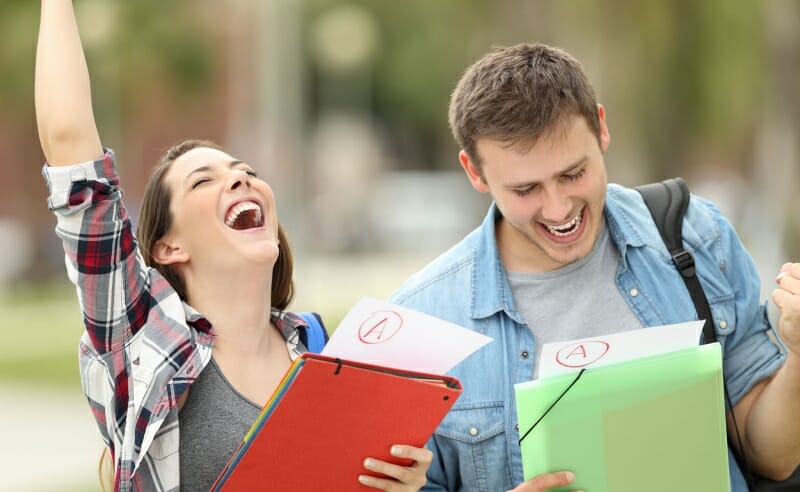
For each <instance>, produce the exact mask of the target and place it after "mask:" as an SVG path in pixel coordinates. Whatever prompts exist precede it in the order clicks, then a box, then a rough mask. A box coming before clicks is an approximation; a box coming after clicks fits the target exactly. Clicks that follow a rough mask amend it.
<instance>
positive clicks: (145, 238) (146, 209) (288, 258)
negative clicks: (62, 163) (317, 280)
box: [136, 140, 294, 310]
mask: <svg viewBox="0 0 800 492" xmlns="http://www.w3.org/2000/svg"><path fill="white" fill-rule="evenodd" d="M199 147H208V148H211V149H217V150H223V149H222V147H220V146H219V145H217V144H216V143H214V142H211V141H209V140H186V141H184V142H181V143H179V144H178V145H175V146H174V147H172V148H170V149H169V150H167V151H166V152H165V153H164V155H162V156H161V160H160V162H159V163H158V165H157V166H156V168H155V169H154V170H153V174H152V175H151V176H150V180H149V181H148V182H147V186H146V187H145V192H144V198H143V199H142V209H141V211H140V213H139V225H138V227H137V230H136V237H137V239H138V241H139V250H140V251H141V253H142V256H143V257H144V262H145V264H147V266H151V267H153V268H155V269H156V270H158V271H159V273H161V275H163V276H164V278H165V279H167V281H168V282H169V283H170V285H171V286H172V288H173V289H175V291H176V292H177V293H178V295H179V296H180V298H181V299H183V300H184V301H185V300H186V285H185V283H184V281H183V279H182V278H181V277H180V275H178V272H177V271H175V269H174V268H172V267H171V266H170V265H161V264H159V263H156V262H155V261H154V260H153V255H152V251H153V247H154V246H155V244H156V242H157V241H158V240H159V239H161V238H162V237H164V235H165V234H166V233H167V232H168V231H169V229H170V227H171V226H172V213H171V212H170V202H171V198H172V196H171V193H170V189H169V187H168V186H166V185H165V183H164V177H165V176H166V175H167V172H168V171H169V169H170V167H171V166H172V163H173V162H175V160H176V159H177V158H178V157H180V156H182V155H183V154H185V153H187V152H189V151H190V150H192V149H196V148H199ZM293 271H294V262H293V259H292V251H291V248H290V247H289V240H288V238H287V237H286V234H285V232H284V231H283V226H282V225H280V223H279V224H278V259H277V261H276V262H275V266H274V267H273V269H272V293H271V294H272V307H274V308H276V309H280V310H284V309H286V307H287V306H288V305H289V303H290V302H291V300H292V297H293V295H294V283H293V282H292V275H293Z"/></svg>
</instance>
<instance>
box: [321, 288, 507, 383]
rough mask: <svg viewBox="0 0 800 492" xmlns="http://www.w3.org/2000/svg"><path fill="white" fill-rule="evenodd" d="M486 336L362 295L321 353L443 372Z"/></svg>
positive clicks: (391, 365) (462, 358) (480, 344)
mask: <svg viewBox="0 0 800 492" xmlns="http://www.w3.org/2000/svg"><path fill="white" fill-rule="evenodd" d="M490 341H492V338H490V337H487V336H485V335H481V334H480V333H476V332H474V331H472V330H468V329H466V328H464V327H461V326H458V325H455V324H453V323H449V322H447V321H444V320H441V319H439V318H435V317H433V316H429V315H427V314H424V313H421V312H419V311H415V310H413V309H409V308H405V307H402V306H398V305H396V304H392V303H390V302H386V301H380V300H378V299H373V298H370V297H365V298H363V299H361V300H360V301H358V302H357V303H356V304H355V306H353V308H352V309H350V311H349V312H348V313H347V315H345V317H344V319H343V320H342V322H341V323H340V324H339V326H338V327H337V328H336V330H335V331H334V332H333V335H332V336H331V339H330V340H329V341H328V343H327V344H326V345H325V349H324V350H323V351H322V354H323V355H328V356H331V357H340V358H342V359H348V360H354V361H359V362H366V363H369V364H377V365H381V366H388V367H394V368H397V369H405V370H410V371H420V372H427V373H434V374H444V373H446V372H447V371H449V370H450V369H452V368H453V366H455V365H456V364H458V363H459V362H461V361H462V360H464V359H465V358H466V357H467V356H469V355H470V354H472V353H473V352H475V351H476V350H478V349H479V348H481V347H483V346H484V345H486V344H487V343H489V342H490Z"/></svg>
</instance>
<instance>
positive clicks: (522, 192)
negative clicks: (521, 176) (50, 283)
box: [514, 186, 533, 196]
mask: <svg viewBox="0 0 800 492" xmlns="http://www.w3.org/2000/svg"><path fill="white" fill-rule="evenodd" d="M531 191H533V186H531V187H530V188H523V189H521V190H514V193H516V194H517V196H525V195H527V194H528V193H530V192H531Z"/></svg>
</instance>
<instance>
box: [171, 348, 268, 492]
mask: <svg viewBox="0 0 800 492" xmlns="http://www.w3.org/2000/svg"><path fill="white" fill-rule="evenodd" d="M260 413H261V406H259V405H257V404H255V403H253V402H252V401H250V400H248V399H247V398H245V397H244V396H243V395H242V394H241V393H239V392H238V391H236V390H235V389H234V388H233V386H231V384H230V382H228V380H227V379H225V375H224V374H222V371H220V370H219V367H218V366H217V363H216V362H215V361H214V359H213V357H212V359H211V361H210V362H209V363H208V365H207V366H206V367H205V368H204V369H203V372H201V373H200V376H199V377H198V378H197V380H196V381H195V382H194V384H192V387H191V389H190V390H189V397H188V398H187V399H186V403H185V404H184V405H183V408H181V410H180V414H179V416H178V422H179V423H180V448H179V449H180V467H181V470H180V477H181V490H182V491H184V492H197V491H203V492H205V491H207V490H209V489H210V488H211V485H212V484H213V483H214V480H216V478H217V475H219V473H220V472H221V471H222V469H223V468H225V465H226V464H227V463H228V460H229V459H230V457H231V455H233V453H234V452H235V451H236V450H237V449H238V448H239V445H240V444H241V442H242V439H244V435H245V434H246V433H247V431H248V430H250V426H251V425H252V424H253V422H255V420H256V417H258V415H259V414H260Z"/></svg>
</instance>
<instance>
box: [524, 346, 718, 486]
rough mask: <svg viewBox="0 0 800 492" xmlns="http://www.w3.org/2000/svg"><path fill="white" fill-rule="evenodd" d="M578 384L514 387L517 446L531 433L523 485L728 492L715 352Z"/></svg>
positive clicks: (571, 377)
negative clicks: (565, 479)
mask: <svg viewBox="0 0 800 492" xmlns="http://www.w3.org/2000/svg"><path fill="white" fill-rule="evenodd" d="M578 376H579V373H578V372H575V373H570V374H562V375H558V376H553V377H549V378H545V379H540V380H536V381H529V382H525V383H520V384H516V385H515V386H514V391H515V395H516V400H517V416H518V421H519V429H520V437H522V436H524V435H525V433H526V432H527V431H529V430H530V429H531V428H532V427H533V429H532V430H530V432H529V433H528V434H527V436H525V437H524V438H523V439H522V443H521V448H522V469H523V472H524V475H525V479H526V480H527V479H530V478H532V477H534V476H536V475H539V474H541V473H546V472H552V471H559V470H572V471H573V472H574V473H575V482H574V483H573V484H572V485H570V486H569V487H561V488H556V489H552V490H557V491H569V490H576V489H583V490H585V491H586V492H628V491H630V492H634V491H635V492H641V491H643V490H646V491H648V492H675V491H678V490H697V491H700V490H702V491H704V492H716V491H719V492H728V491H730V485H729V477H728V451H727V440H726V434H725V406H724V398H723V390H722V355H721V350H720V346H719V343H712V344H707V345H702V346H699V347H691V348H687V349H683V350H678V351H675V352H670V353H666V354H659V355H655V356H650V357H645V358H641V359H636V360H630V361H626V362H620V363H618V364H613V365H608V366H601V367H596V368H588V369H585V370H584V372H583V373H580V377H578ZM573 383H574V384H573ZM571 384H572V386H571V387H570V385H571ZM567 388H569V389H567ZM565 391H566V392H565ZM562 395H563V396H562ZM559 397H561V398H560V400H559ZM556 400H558V401H557V402H556ZM554 403H555V404H554ZM551 407H552V408H551ZM548 409H549V411H548ZM543 415H544V417H543ZM540 419H541V420H540ZM537 421H539V422H538V424H537V425H536V426H535V427H534V424H535V423H536V422H537Z"/></svg>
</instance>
